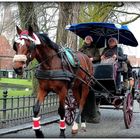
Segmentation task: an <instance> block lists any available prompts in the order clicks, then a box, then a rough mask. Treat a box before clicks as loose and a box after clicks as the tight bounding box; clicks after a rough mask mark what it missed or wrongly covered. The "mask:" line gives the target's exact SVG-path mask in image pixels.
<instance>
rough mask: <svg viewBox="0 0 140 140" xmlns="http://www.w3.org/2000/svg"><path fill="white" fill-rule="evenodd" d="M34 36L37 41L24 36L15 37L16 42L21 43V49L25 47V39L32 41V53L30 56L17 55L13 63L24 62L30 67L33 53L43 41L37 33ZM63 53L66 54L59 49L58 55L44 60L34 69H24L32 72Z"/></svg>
mask: <svg viewBox="0 0 140 140" xmlns="http://www.w3.org/2000/svg"><path fill="white" fill-rule="evenodd" d="M33 35H34V36H35V38H36V40H35V39H33V38H31V37H30V36H29V35H26V34H23V35H20V36H19V35H18V36H16V37H15V42H16V43H19V44H20V45H21V47H22V46H23V45H24V43H25V41H23V40H24V39H27V40H29V41H30V46H29V47H28V51H29V52H30V54H29V55H27V56H26V55H21V54H16V55H15V56H14V58H13V62H15V61H23V62H25V63H26V66H27V65H28V63H29V62H30V61H31V55H32V53H33V51H35V49H36V47H37V45H40V44H41V41H40V40H39V38H38V37H37V35H36V34H35V33H33ZM62 52H64V50H63V49H59V51H58V52H56V54H53V55H51V56H49V57H47V58H46V59H45V60H43V61H42V62H40V63H38V64H36V65H35V66H33V67H32V68H24V71H31V70H33V69H36V68H38V67H39V66H40V65H42V64H43V63H45V62H47V61H49V60H50V59H52V58H53V57H54V56H57V55H58V54H61V53H62Z"/></svg>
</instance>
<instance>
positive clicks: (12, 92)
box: [0, 90, 32, 98]
mask: <svg viewBox="0 0 140 140" xmlns="http://www.w3.org/2000/svg"><path fill="white" fill-rule="evenodd" d="M31 93H32V91H31V90H29V91H25V90H8V96H7V97H12V96H13V97H17V96H29V95H31ZM2 97H3V90H0V98H2Z"/></svg>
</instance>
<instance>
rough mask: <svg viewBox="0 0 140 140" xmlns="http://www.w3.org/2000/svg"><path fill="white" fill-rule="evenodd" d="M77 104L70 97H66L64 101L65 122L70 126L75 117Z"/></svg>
mask: <svg viewBox="0 0 140 140" xmlns="http://www.w3.org/2000/svg"><path fill="white" fill-rule="evenodd" d="M76 108H77V103H76V101H75V99H74V97H73V96H72V95H68V96H67V97H66V100H65V121H66V123H67V125H71V124H72V123H73V121H74V119H75V116H76Z"/></svg>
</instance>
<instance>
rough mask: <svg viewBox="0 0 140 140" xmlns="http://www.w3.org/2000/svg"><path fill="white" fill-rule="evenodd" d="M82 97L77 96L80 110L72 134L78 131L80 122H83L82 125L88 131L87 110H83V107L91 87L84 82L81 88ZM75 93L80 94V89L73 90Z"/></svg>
mask: <svg viewBox="0 0 140 140" xmlns="http://www.w3.org/2000/svg"><path fill="white" fill-rule="evenodd" d="M81 92H82V93H81V98H80V96H79V97H78V96H77V101H79V110H78V113H77V115H76V117H75V121H74V123H73V126H72V134H76V133H78V124H79V123H81V127H82V129H83V130H84V131H86V123H85V112H83V108H84V105H85V102H86V99H87V95H88V92H89V87H88V86H86V85H85V84H82V90H81ZM73 93H74V95H80V93H79V90H77V89H74V90H73Z"/></svg>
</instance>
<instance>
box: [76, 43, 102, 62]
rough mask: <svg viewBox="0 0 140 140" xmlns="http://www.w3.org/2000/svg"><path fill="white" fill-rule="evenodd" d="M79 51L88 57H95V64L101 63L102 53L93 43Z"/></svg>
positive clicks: (85, 45) (84, 45)
mask: <svg viewBox="0 0 140 140" xmlns="http://www.w3.org/2000/svg"><path fill="white" fill-rule="evenodd" d="M79 51H81V52H83V53H84V54H86V55H87V56H88V57H90V58H91V57H93V62H98V61H100V52H99V49H98V48H96V46H95V45H94V44H93V43H92V44H91V45H87V44H86V43H84V44H83V46H82V47H81V48H80V49H79Z"/></svg>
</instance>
